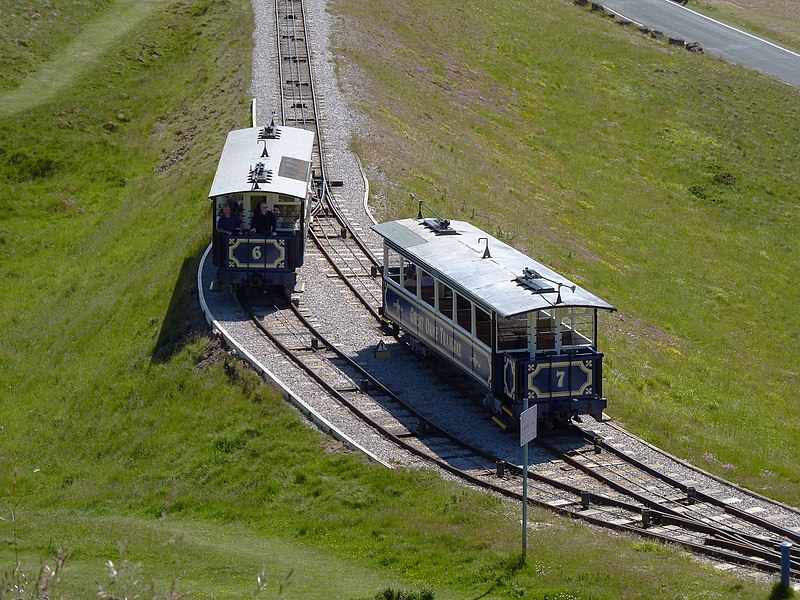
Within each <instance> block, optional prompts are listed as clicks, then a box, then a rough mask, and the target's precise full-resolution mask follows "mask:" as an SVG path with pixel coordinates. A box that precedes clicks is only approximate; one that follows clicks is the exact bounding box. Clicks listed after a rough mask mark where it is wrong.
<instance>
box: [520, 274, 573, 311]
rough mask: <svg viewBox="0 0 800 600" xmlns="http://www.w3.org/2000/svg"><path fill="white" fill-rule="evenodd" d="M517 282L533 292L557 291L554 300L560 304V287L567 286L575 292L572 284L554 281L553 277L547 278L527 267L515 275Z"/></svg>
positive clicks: (549, 292) (548, 292)
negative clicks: (520, 273)
mask: <svg viewBox="0 0 800 600" xmlns="http://www.w3.org/2000/svg"><path fill="white" fill-rule="evenodd" d="M517 283H519V284H520V285H523V286H525V287H526V288H528V289H530V290H531V291H532V292H533V293H534V294H554V293H556V292H558V297H557V298H556V301H555V303H556V304H561V302H562V300H561V288H562V287H565V288H569V289H570V290H572V291H573V292H575V289H576V286H575V285H574V284H566V283H562V282H560V281H554V280H553V279H548V278H547V277H544V276H543V275H540V274H539V273H537V272H536V271H534V270H533V269H531V268H529V267H525V268H524V269H522V275H518V276H517ZM553 285H555V286H557V288H556V287H553Z"/></svg>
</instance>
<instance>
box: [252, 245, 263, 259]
mask: <svg viewBox="0 0 800 600" xmlns="http://www.w3.org/2000/svg"><path fill="white" fill-rule="evenodd" d="M260 258H261V246H253V260H258V259H260Z"/></svg>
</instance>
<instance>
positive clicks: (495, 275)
mask: <svg viewBox="0 0 800 600" xmlns="http://www.w3.org/2000/svg"><path fill="white" fill-rule="evenodd" d="M423 204H424V203H422V202H420V212H419V215H418V216H417V218H416V219H402V220H398V221H390V222H388V223H382V224H379V225H375V226H374V227H373V229H374V230H375V231H376V232H377V233H378V234H379V235H380V236H381V237H383V239H384V268H383V272H382V277H383V307H382V315H383V319H384V321H385V323H386V324H387V325H388V326H389V327H391V328H392V329H394V330H402V331H403V332H404V335H405V337H406V339H407V340H408V342H409V343H410V344H411V346H412V347H413V348H417V349H422V350H424V351H425V352H428V351H430V352H433V353H434V354H436V355H437V356H439V357H441V358H443V359H444V360H446V361H448V362H451V363H452V364H454V365H455V366H457V367H458V368H460V369H462V370H463V371H464V372H465V373H467V374H468V375H470V376H471V377H473V378H474V379H475V380H476V381H477V382H479V383H480V384H481V385H482V386H484V387H485V388H486V392H487V397H489V398H490V399H491V400H490V401H489V402H487V404H489V405H491V406H492V407H493V408H494V410H495V411H496V413H497V414H496V416H495V420H496V421H498V422H499V423H501V424H502V425H503V426H504V427H510V426H516V425H517V423H518V420H519V415H520V412H521V410H522V406H523V401H529V402H533V403H535V404H536V405H537V409H538V415H539V418H540V419H545V420H551V421H556V422H565V421H568V420H569V419H570V418H571V417H573V416H576V415H584V414H588V415H591V416H593V417H595V418H596V419H598V420H599V419H601V418H602V413H603V409H604V408H605V407H606V399H605V398H604V397H603V395H602V372H601V370H602V358H603V355H602V353H600V352H599V351H598V349H597V346H596V339H597V323H598V312H602V311H613V310H616V309H615V308H614V307H613V306H612V305H611V304H609V303H607V302H605V301H604V300H602V299H600V298H598V297H597V296H595V295H594V294H592V293H591V292H588V291H587V290H585V289H583V288H581V287H580V286H578V285H576V284H575V283H573V282H571V281H569V280H568V279H566V278H565V277H563V276H562V275H560V274H558V273H556V272H555V271H553V270H551V269H549V268H548V267H546V266H545V265H543V264H541V263H538V262H537V261H535V260H533V259H532V258H530V257H528V256H526V255H524V254H522V253H521V252H519V251H517V250H516V249H514V248H512V247H511V246H509V245H507V244H505V243H503V242H502V241H500V240H498V239H497V238H495V237H492V236H491V235H489V234H488V233H486V232H485V231H482V230H481V229H478V228H477V227H474V226H473V225H471V224H469V223H465V222H462V221H449V220H447V219H444V218H442V217H441V216H440V215H438V214H436V213H434V214H435V217H436V218H428V219H426V218H423V216H422V206H423Z"/></svg>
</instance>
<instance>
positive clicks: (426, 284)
mask: <svg viewBox="0 0 800 600" xmlns="http://www.w3.org/2000/svg"><path fill="white" fill-rule="evenodd" d="M417 274H418V275H419V288H418V289H419V298H420V300H422V301H423V302H424V303H425V304H427V305H428V306H430V307H431V308H434V307H435V306H436V292H435V289H436V286H435V281H436V280H435V278H434V277H433V275H431V274H430V273H428V272H427V271H426V270H425V269H423V268H421V267H417Z"/></svg>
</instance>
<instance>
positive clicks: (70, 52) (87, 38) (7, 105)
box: [0, 0, 168, 117]
mask: <svg viewBox="0 0 800 600" xmlns="http://www.w3.org/2000/svg"><path fill="white" fill-rule="evenodd" d="M167 4H168V2H167V0H118V1H117V2H115V3H114V7H113V9H112V10H109V11H108V12H107V13H106V14H104V15H103V16H101V17H100V18H98V19H96V20H95V21H93V22H91V23H89V24H88V25H87V26H86V28H85V29H83V31H81V33H80V34H79V35H78V36H77V37H76V38H75V39H74V40H73V41H72V42H71V43H70V44H69V45H68V46H67V47H66V48H65V49H64V50H63V51H61V52H60V53H58V54H57V55H56V56H55V57H53V59H52V60H50V61H48V62H47V63H45V64H44V65H42V67H41V68H40V69H39V70H38V71H37V72H36V73H34V74H33V75H31V76H30V77H28V78H27V79H25V80H24V81H23V82H22V84H21V85H20V86H19V87H16V88H14V89H13V90H9V91H7V92H4V93H2V94H0V117H7V116H10V115H13V114H16V113H18V112H21V111H23V110H29V109H31V108H35V107H36V106H39V105H41V104H43V103H45V102H47V101H49V100H50V99H52V98H53V97H54V96H55V95H56V94H57V93H58V92H60V91H61V90H63V89H64V88H66V87H67V86H69V85H70V84H72V83H73V82H74V81H75V80H76V79H77V78H78V77H80V76H81V75H82V74H83V73H84V72H86V71H87V70H89V69H90V68H92V66H93V65H94V64H95V62H96V61H97V60H98V59H99V58H100V57H101V56H102V55H103V54H104V53H105V52H106V51H107V50H108V49H109V48H111V47H112V45H113V44H114V43H115V42H116V41H117V40H119V39H120V38H122V37H123V36H125V34H127V33H128V32H129V31H130V30H131V29H133V27H134V26H136V25H137V24H138V23H139V22H141V21H142V20H143V19H144V18H145V17H147V16H148V15H150V14H151V13H152V12H153V11H155V10H156V9H158V8H159V7H161V6H165V5H167Z"/></svg>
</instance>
